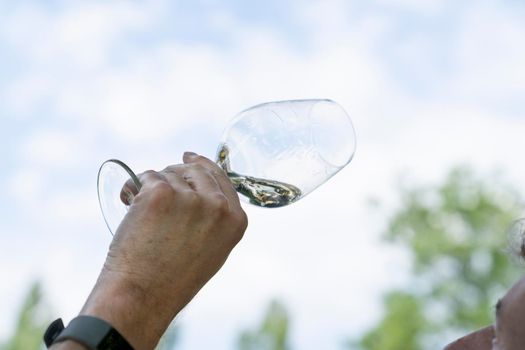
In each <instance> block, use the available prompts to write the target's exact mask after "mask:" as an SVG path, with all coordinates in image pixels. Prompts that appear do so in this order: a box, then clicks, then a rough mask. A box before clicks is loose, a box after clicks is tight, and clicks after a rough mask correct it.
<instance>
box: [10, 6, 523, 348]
mask: <svg viewBox="0 0 525 350" xmlns="http://www.w3.org/2000/svg"><path fill="white" fill-rule="evenodd" d="M524 19H525V6H524V5H523V2H520V1H477V2H473V1H438V0H429V1H416V0H398V1H389V0H376V1H367V2H364V1H342V0H324V1H313V0H308V1H299V0H288V1H264V2H262V1H258V2H243V1H229V2H224V1H212V0H209V1H191V2H190V1H174V2H168V1H163V0H158V1H146V2H138V1H137V2H125V1H115V2H102V1H101V2H89V3H85V2H80V1H67V2H66V1H47V2H42V1H18V2H9V1H0V77H1V78H0V118H1V121H2V127H1V128H0V137H1V138H2V148H1V150H0V156H1V159H2V172H1V173H0V186H2V188H1V190H2V193H3V196H2V199H0V209H1V210H2V213H3V215H2V219H1V221H0V246H1V247H2V254H0V273H1V276H2V279H3V280H5V281H10V283H9V284H8V285H7V284H5V285H4V287H2V288H1V289H0V301H1V303H0V309H1V310H5V312H3V314H2V315H1V316H0V338H2V337H5V336H6V335H7V334H8V332H9V330H10V329H11V327H12V326H13V315H14V314H15V311H16V308H17V306H18V304H19V303H20V298H21V295H22V293H23V291H25V290H26V288H27V286H28V285H29V283H30V282H31V281H32V280H34V279H35V278H40V279H42V280H43V282H44V285H45V288H46V292H47V295H48V297H49V300H50V304H51V306H52V308H53V310H54V311H55V312H56V315H61V316H63V317H65V318H66V319H68V318H71V317H72V316H74V315H75V313H76V312H77V311H78V309H79V308H80V307H81V304H82V302H83V300H84V298H85V297H86V295H87V293H89V290H90V288H91V285H92V283H93V282H94V280H95V279H96V276H97V274H98V270H99V268H100V266H101V264H102V262H103V260H104V254H105V250H106V247H107V245H108V244H109V241H110V238H111V237H110V235H109V234H108V233H107V230H106V228H105V227H104V222H103V219H102V217H101V215H100V213H99V209H98V203H97V199H96V188H95V183H96V173H97V170H98V166H99V165H100V164H101V163H102V162H103V161H104V160H105V159H107V158H113V157H116V158H121V159H122V160H124V161H127V162H128V163H129V164H130V165H131V166H132V167H134V168H136V169H147V168H154V169H155V168H156V169H158V168H161V167H163V166H164V165H166V164H167V163H173V162H179V161H180V156H181V154H182V152H183V151H185V150H194V151H197V152H200V153H202V154H204V155H207V156H209V157H213V155H214V152H215V148H216V145H217V142H218V140H219V138H220V135H221V130H222V128H223V127H224V125H226V123H227V121H228V120H229V119H230V118H231V117H233V116H234V115H235V114H236V113H237V112H239V111H240V110H243V109H245V108H247V107H249V106H251V105H255V104H258V103H261V102H266V101H272V100H282V99H291V98H312V97H318V98H331V99H334V100H336V101H338V102H339V103H340V104H341V105H342V106H343V107H345V109H346V110H347V111H348V112H349V113H350V115H351V118H352V119H353V121H354V124H355V127H356V133H357V144H358V148H357V153H356V157H355V159H354V160H353V161H352V163H351V164H350V166H349V167H347V168H346V169H344V170H343V171H341V172H340V173H339V174H337V175H336V176H335V177H334V178H333V179H332V180H331V181H330V182H329V183H327V184H325V185H323V186H322V187H320V188H319V189H318V190H316V191H315V192H314V193H312V194H311V195H309V196H308V197H307V198H305V199H304V201H300V202H298V203H297V204H294V205H292V206H290V207H287V208H283V209H279V210H275V211H273V210H272V211H265V210H261V209H258V208H252V207H249V206H246V211H247V212H248V215H249V217H250V228H249V230H248V233H247V235H246V236H245V239H244V240H243V242H241V244H240V245H239V246H238V247H237V249H236V250H235V251H234V253H233V254H232V256H231V259H230V261H229V262H228V263H227V264H226V265H225V267H224V269H223V270H222V271H221V272H220V273H219V274H218V275H217V276H216V277H215V278H214V279H213V280H212V281H211V282H210V284H209V285H207V286H206V288H204V289H203V291H202V292H201V293H200V294H199V295H198V296H197V298H196V299H195V300H194V302H193V303H192V304H191V305H190V306H189V307H188V308H187V309H186V311H185V312H184V313H183V315H182V316H181V317H180V322H181V327H182V339H181V346H182V348H183V349H199V348H211V347H212V345H210V344H213V348H215V349H231V348H232V346H233V344H234V341H235V334H237V332H238V331H239V330H240V329H243V328H246V327H249V326H250V325H254V323H255V322H256V321H257V319H258V318H259V317H260V315H261V314H262V312H263V310H264V307H265V305H266V303H267V302H268V301H269V300H270V299H271V298H273V297H279V298H281V299H283V300H284V301H285V302H286V303H287V305H288V306H289V308H290V311H291V313H292V316H293V327H292V332H293V333H292V343H293V345H294V346H295V348H298V349H319V348H323V349H339V348H340V345H341V342H342V341H343V340H344V338H345V337H346V336H348V335H356V334H359V333H360V332H362V331H363V330H364V329H366V327H367V325H369V324H371V323H373V321H374V320H375V319H376V318H377V317H378V316H379V314H380V295H381V293H382V292H384V291H385V290H386V289H387V288H389V287H391V286H394V285H399V284H402V283H404V280H405V276H406V267H407V257H406V255H405V254H404V253H403V252H399V251H397V250H395V249H392V248H389V247H385V246H383V245H382V244H380V243H379V240H378V234H379V232H380V231H381V228H382V222H383V220H384V218H383V217H379V218H378V217H377V216H374V215H373V213H371V212H370V211H369V210H368V209H367V207H366V204H365V203H366V201H367V198H369V197H370V196H375V197H378V198H380V199H381V200H382V201H383V202H384V203H385V208H386V211H388V210H390V209H392V208H394V207H395V205H396V197H395V184H396V181H397V179H398V178H399V177H400V176H401V174H403V176H405V177H407V178H409V179H410V181H414V182H416V183H435V182H436V181H439V180H440V179H441V178H442V177H443V176H444V174H446V172H447V170H448V169H450V168H451V167H452V166H454V165H457V164H463V163H468V164H471V165H472V166H473V167H474V168H475V169H477V170H478V171H479V172H480V173H482V174H488V173H490V172H492V171H494V170H495V169H499V170H500V171H501V173H502V174H503V176H504V177H505V178H506V179H508V181H510V182H512V183H513V184H514V185H515V186H516V187H518V188H520V189H522V190H524V193H525V183H524V182H523V178H525V166H524V165H523V164H522V162H520V161H519V152H520V150H521V149H523V146H524V142H523V137H522V135H524V133H525V106H524V104H523V96H524V95H525V64H524V62H525V44H524V41H523V38H524V37H525V20H524ZM283 227H286V228H287V229H286V230H284V231H283V230H282V228H283ZM312 257H314V258H312ZM363 262H365V263H363ZM57 266H60V267H61V274H60V275H57V274H56V267H57ZM203 335H204V336H203Z"/></svg>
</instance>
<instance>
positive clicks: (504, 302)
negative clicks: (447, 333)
mask: <svg viewBox="0 0 525 350" xmlns="http://www.w3.org/2000/svg"><path fill="white" fill-rule="evenodd" d="M524 344H525V276H524V277H523V278H522V279H521V280H519V281H518V282H517V283H515V284H514V285H513V286H512V288H510V289H509V291H508V292H507V294H505V296H504V297H503V298H501V299H500V300H499V301H498V304H497V305H496V322H495V324H494V325H493V326H489V327H485V328H482V329H480V330H479V331H477V332H474V333H471V334H469V335H466V336H465V337H463V338H461V339H458V340H456V341H455V342H453V343H451V344H449V345H448V346H447V347H446V348H445V349H444V350H522V349H523V348H524Z"/></svg>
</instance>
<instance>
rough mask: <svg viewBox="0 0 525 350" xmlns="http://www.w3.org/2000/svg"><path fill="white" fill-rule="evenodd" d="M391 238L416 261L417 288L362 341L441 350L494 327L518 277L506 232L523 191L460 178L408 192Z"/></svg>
mask: <svg viewBox="0 0 525 350" xmlns="http://www.w3.org/2000/svg"><path fill="white" fill-rule="evenodd" d="M400 194H401V199H402V203H401V206H400V209H399V210H398V211H397V212H396V213H394V215H393V216H392V217H391V219H390V221H389V223H388V225H387V230H386V232H385V235H384V236H385V238H386V239H387V240H388V241H390V242H392V243H395V244H398V245H400V246H402V247H404V248H406V249H408V250H409V251H410V252H411V254H412V267H413V269H412V278H411V283H410V288H406V289H402V290H396V291H391V292H390V293H388V294H387V295H386V297H385V299H384V315H383V318H382V319H381V320H380V321H379V323H378V324H377V325H376V326H375V327H374V328H373V329H371V330H369V331H368V332H367V333H366V334H365V335H364V336H363V337H362V338H361V339H359V340H358V341H356V342H352V344H353V345H354V346H357V347H358V348H360V349H365V350H412V349H413V350H417V349H436V348H439V347H441V346H442V345H444V344H443V342H444V341H446V340H452V339H450V335H451V334H454V335H457V334H461V333H464V332H468V331H471V330H474V329H476V328H479V327H482V326H485V325H487V324H490V323H491V322H492V319H493V315H492V312H493V305H494V304H495V302H496V300H497V298H498V297H499V296H500V295H501V294H502V293H503V292H504V290H505V289H506V288H508V287H509V286H510V285H511V284H512V283H513V281H514V280H515V279H516V278H517V277H518V276H519V272H520V271H518V269H517V267H515V266H511V264H509V259H508V256H507V253H506V252H505V234H504V233H505V231H506V229H507V227H508V225H509V224H510V223H511V222H512V221H513V220H514V219H516V215H517V213H518V211H517V208H518V205H519V203H520V202H521V200H520V197H519V196H518V195H517V193H516V191H514V190H512V189H511V188H510V187H508V186H506V185H504V184H502V183H501V182H499V181H497V179H494V178H492V179H490V180H488V181H483V180H480V179H478V178H476V177H475V176H474V174H473V173H472V171H470V170H469V169H467V168H458V169H455V170H453V171H452V172H451V173H450V175H449V176H448V178H447V180H446V181H445V183H444V184H443V185H441V186H438V187H436V188H402V189H401V193H400Z"/></svg>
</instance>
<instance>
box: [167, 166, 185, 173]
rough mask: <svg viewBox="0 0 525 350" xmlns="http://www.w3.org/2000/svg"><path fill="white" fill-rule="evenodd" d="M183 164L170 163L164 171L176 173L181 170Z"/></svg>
mask: <svg viewBox="0 0 525 350" xmlns="http://www.w3.org/2000/svg"><path fill="white" fill-rule="evenodd" d="M182 168H183V166H182V165H181V164H173V165H168V166H167V167H165V168H164V170H162V172H163V173H176V172H178V171H181V170H182Z"/></svg>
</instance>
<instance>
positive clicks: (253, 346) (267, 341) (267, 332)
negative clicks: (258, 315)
mask: <svg viewBox="0 0 525 350" xmlns="http://www.w3.org/2000/svg"><path fill="white" fill-rule="evenodd" d="M288 328H289V317H288V312H287V311H286V309H285V307H284V306H283V304H281V303H280V302H278V301H276V300H274V301H272V302H271V303H270V305H269V306H268V309H267V311H266V315H265V317H264V319H263V321H262V323H261V325H260V326H259V328H258V329H256V330H253V331H244V332H242V333H241V335H240V337H239V340H238V348H239V350H287V349H289V346H288V344H287V343H288V341H287V335H288Z"/></svg>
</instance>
